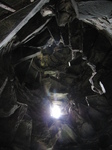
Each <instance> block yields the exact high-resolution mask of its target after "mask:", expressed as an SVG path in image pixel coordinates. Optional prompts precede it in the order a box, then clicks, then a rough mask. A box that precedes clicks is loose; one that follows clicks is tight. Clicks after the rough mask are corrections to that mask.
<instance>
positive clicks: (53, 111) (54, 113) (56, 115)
mask: <svg viewBox="0 0 112 150" xmlns="http://www.w3.org/2000/svg"><path fill="white" fill-rule="evenodd" d="M51 116H52V117H53V118H56V119H59V118H60V117H61V109H60V107H59V106H58V105H55V104H54V105H53V106H52V107H51Z"/></svg>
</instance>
